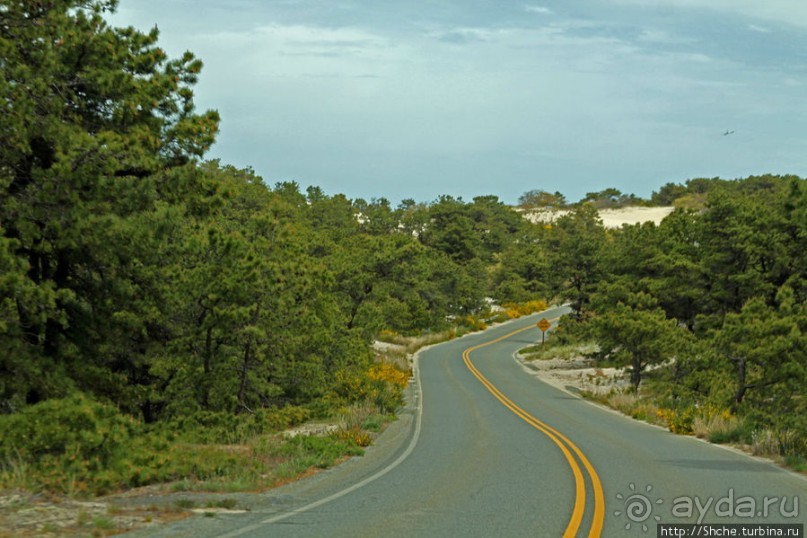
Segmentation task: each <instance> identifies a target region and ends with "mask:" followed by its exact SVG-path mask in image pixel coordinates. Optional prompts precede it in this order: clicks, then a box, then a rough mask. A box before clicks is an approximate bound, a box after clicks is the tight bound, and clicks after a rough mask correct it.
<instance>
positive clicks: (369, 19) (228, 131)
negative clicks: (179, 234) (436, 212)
mask: <svg viewBox="0 0 807 538" xmlns="http://www.w3.org/2000/svg"><path fill="white" fill-rule="evenodd" d="M112 22H113V24H115V25H117V26H125V25H133V26H135V27H137V28H139V29H141V30H148V29H150V28H152V27H153V26H155V25H156V26H157V27H158V28H159V29H160V44H161V45H162V46H163V47H164V48H165V49H166V50H167V51H168V52H169V54H170V55H172V56H174V57H175V56H177V55H179V54H180V53H182V52H184V51H185V50H190V51H192V52H193V53H195V54H196V55H197V56H198V57H199V58H201V59H202V60H203V61H204V64H205V68H204V70H203V72H202V76H201V80H200V82H199V84H198V85H197V86H196V88H195V90H196V103H197V106H198V108H199V109H208V108H214V109H217V110H218V111H219V112H220V113H221V116H222V122H221V133H220V135H219V137H218V142H217V143H216V145H215V146H214V148H213V149H212V150H211V152H210V153H209V155H208V156H209V157H211V158H220V159H221V160H222V161H223V162H224V163H228V164H232V165H235V166H238V167H246V166H251V167H252V168H254V169H255V171H256V172H257V173H258V174H259V175H260V176H262V177H263V178H264V180H265V181H266V182H267V183H268V184H270V185H271V184H274V183H275V182H277V181H285V180H295V181H297V182H299V183H300V184H301V185H302V186H303V187H306V186H308V185H317V186H320V187H322V188H323V189H324V190H325V192H326V193H327V194H331V195H333V194H337V193H344V194H346V195H347V196H348V197H350V198H365V199H367V200H370V199H372V198H379V197H386V198H388V199H389V200H390V201H391V202H393V204H397V203H398V202H400V201H401V200H402V199H404V198H414V199H415V200H417V201H423V202H428V201H432V200H434V199H435V198H436V197H437V196H439V195H441V194H449V195H452V196H455V197H462V198H463V199H465V200H467V201H470V199H471V198H473V197H474V196H477V195H483V194H494V195H497V196H499V197H500V198H501V199H502V200H504V201H505V202H508V203H513V202H515V201H516V200H517V199H518V197H519V195H521V194H522V193H524V192H525V191H528V190H531V189H544V190H548V191H553V192H554V191H556V190H558V191H561V192H562V193H564V194H565V195H566V196H567V197H568V198H569V199H570V200H573V201H574V200H578V199H580V198H581V197H582V196H584V195H585V193H586V192H591V191H598V190H602V189H604V188H607V187H616V188H618V189H620V190H621V191H623V192H625V193H635V194H637V195H640V196H648V195H650V193H651V192H652V191H653V190H657V189H658V188H659V187H660V186H661V185H663V184H664V183H667V182H670V181H672V182H683V181H685V180H686V179H689V178H693V177H714V176H720V177H723V178H737V177H746V176H748V175H753V174H762V173H769V172H770V173H776V174H786V173H793V174H798V175H800V176H802V177H804V176H807V1H804V0H546V1H538V2H534V3H533V2H526V3H525V2H519V1H509V0H439V1H437V0H432V1H423V0H402V1H385V0H121V4H120V7H119V10H118V13H117V14H116V15H115V16H114V17H113V18H112ZM726 131H734V132H733V133H732V134H729V135H724V132H726Z"/></svg>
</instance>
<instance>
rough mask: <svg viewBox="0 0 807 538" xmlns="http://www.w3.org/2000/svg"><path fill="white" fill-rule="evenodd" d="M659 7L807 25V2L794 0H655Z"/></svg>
mask: <svg viewBox="0 0 807 538" xmlns="http://www.w3.org/2000/svg"><path fill="white" fill-rule="evenodd" d="M608 1H609V2H610V3H616V4H621V5H630V6H638V7H646V6H647V0H608ZM654 5H655V6H657V7H662V6H666V7H670V8H675V9H702V10H709V11H718V12H723V13H727V14H735V15H742V16H745V17H750V18H754V19H760V20H766V21H770V22H776V23H779V24H788V25H794V26H807V2H794V1H793V0H764V1H762V0H655V2H654Z"/></svg>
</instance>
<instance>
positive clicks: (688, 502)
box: [613, 483, 799, 532]
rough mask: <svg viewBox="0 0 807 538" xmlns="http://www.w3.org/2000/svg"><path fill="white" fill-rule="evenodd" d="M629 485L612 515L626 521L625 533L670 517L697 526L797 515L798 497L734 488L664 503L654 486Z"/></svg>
mask: <svg viewBox="0 0 807 538" xmlns="http://www.w3.org/2000/svg"><path fill="white" fill-rule="evenodd" d="M629 486H630V492H629V493H625V494H624V495H623V494H622V493H617V495H616V498H617V501H618V506H617V507H616V508H617V509H616V510H615V511H614V512H613V514H614V516H616V517H619V518H623V519H624V520H625V526H624V528H625V529H626V530H630V529H632V528H635V529H641V530H643V531H645V532H647V531H648V530H649V524H652V523H661V522H662V521H667V522H669V521H670V520H669V519H668V517H669V516H672V518H673V520H675V519H679V520H685V521H692V520H693V519H695V520H696V521H697V523H698V524H701V523H703V522H704V521H713V522H717V521H720V520H721V519H724V518H731V519H732V520H734V521H737V520H747V521H749V522H752V521H753V522H758V521H764V520H767V519H768V518H771V519H773V520H781V519H784V520H788V519H795V518H797V517H798V516H799V497H798V496H796V495H794V496H791V497H788V496H765V497H753V496H751V495H739V494H737V492H735V490H734V488H729V489H728V491H727V492H726V495H723V496H711V497H700V496H697V495H695V496H686V495H682V496H679V497H675V498H674V499H672V501H671V502H666V501H665V500H664V499H662V498H657V495H656V494H655V492H654V491H653V486H647V487H646V488H644V491H642V490H641V489H640V488H637V487H636V485H635V484H633V483H631V484H630V485H629ZM662 512H666V514H663V513H662Z"/></svg>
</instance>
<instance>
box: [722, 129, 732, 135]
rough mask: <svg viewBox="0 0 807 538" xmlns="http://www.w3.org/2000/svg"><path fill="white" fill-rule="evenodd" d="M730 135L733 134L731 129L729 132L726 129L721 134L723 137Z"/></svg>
mask: <svg viewBox="0 0 807 538" xmlns="http://www.w3.org/2000/svg"><path fill="white" fill-rule="evenodd" d="M730 134H734V130H733V129H732V130H731V131H729V130H728V129H726V132H725V133H723V136H728V135H730Z"/></svg>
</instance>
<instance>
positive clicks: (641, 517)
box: [614, 483, 664, 532]
mask: <svg viewBox="0 0 807 538" xmlns="http://www.w3.org/2000/svg"><path fill="white" fill-rule="evenodd" d="M630 490H631V492H632V493H630V494H628V496H627V497H626V496H624V495H622V494H621V493H617V494H616V498H617V499H619V500H620V501H622V503H623V505H624V509H622V510H617V511H615V512H614V515H615V516H616V517H620V516H622V514H625V517H626V518H627V520H628V522H627V524H625V530H630V529H631V527H632V526H633V524H636V526H637V527H638V526H639V524H641V526H642V530H643V531H644V532H647V522H648V521H649V520H650V518H651V517H652V518H653V519H654V520H655V521H656V522H657V523H658V522H659V521H661V516H657V515H654V514H653V506H654V505H657V504H662V503H663V502H664V500H663V499H656V500H655V501H653V500H651V498H650V497H649V495H650V492H651V491H653V486H647V487H646V488H645V492H644V493H636V485H635V484H633V483H631V484H630Z"/></svg>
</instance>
